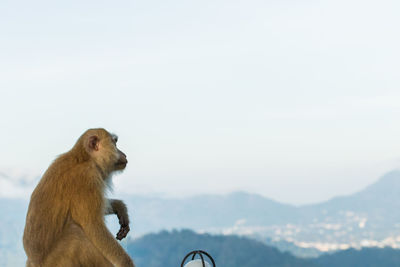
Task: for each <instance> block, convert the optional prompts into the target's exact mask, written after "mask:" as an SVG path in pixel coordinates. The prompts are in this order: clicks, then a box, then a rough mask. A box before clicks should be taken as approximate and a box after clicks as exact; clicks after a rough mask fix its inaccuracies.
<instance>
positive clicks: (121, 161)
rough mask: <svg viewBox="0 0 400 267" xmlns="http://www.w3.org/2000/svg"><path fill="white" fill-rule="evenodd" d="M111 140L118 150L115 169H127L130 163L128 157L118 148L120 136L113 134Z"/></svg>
mask: <svg viewBox="0 0 400 267" xmlns="http://www.w3.org/2000/svg"><path fill="white" fill-rule="evenodd" d="M111 140H112V143H113V145H114V148H115V150H116V160H115V163H114V170H115V171H121V170H123V169H125V167H126V165H127V164H128V160H127V159H126V155H125V153H124V152H122V151H121V150H119V149H118V148H117V142H118V136H116V135H114V134H112V135H111Z"/></svg>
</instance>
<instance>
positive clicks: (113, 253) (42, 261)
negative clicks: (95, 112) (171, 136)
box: [23, 129, 134, 267]
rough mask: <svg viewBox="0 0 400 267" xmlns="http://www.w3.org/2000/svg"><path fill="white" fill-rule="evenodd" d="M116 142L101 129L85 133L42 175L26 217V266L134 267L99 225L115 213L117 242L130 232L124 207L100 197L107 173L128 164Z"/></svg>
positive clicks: (110, 235) (115, 242) (107, 179)
mask: <svg viewBox="0 0 400 267" xmlns="http://www.w3.org/2000/svg"><path fill="white" fill-rule="evenodd" d="M117 140H118V138H117V136H116V135H113V134H110V133H109V132H107V131H106V130H104V129H89V130H87V131H86V132H85V133H84V134H83V135H82V136H81V137H80V138H79V139H78V141H77V142H76V144H75V145H74V147H73V148H72V149H71V150H70V151H68V152H66V153H65V154H62V155H60V156H59V157H58V158H56V160H55V161H54V162H53V163H52V164H51V165H50V167H49V168H48V169H47V171H46V172H45V173H44V175H43V177H42V179H41V180H40V182H39V184H38V185H37V186H36V188H35V190H34V191H33V193H32V196H31V200H30V203H29V208H28V214H27V216H26V225H25V231H24V237H23V243H24V249H25V252H26V254H27V256H28V260H27V263H26V265H27V266H28V267H36V266H38V267H39V266H40V267H47V266H61V267H69V266H71V267H72V266H85V267H86V266H93V267H95V266H96V267H97V266H99V267H101V266H123V267H128V266H129V267H134V264H133V261H132V259H131V258H130V257H129V256H128V254H127V253H126V252H125V250H124V249H123V248H122V247H121V246H120V244H118V241H117V240H116V239H115V238H114V237H113V235H112V234H111V233H110V232H109V230H108V229H107V227H106V225H105V222H104V215H105V214H116V215H117V216H118V219H119V223H120V226H121V228H120V230H119V232H118V233H117V236H116V238H117V239H118V240H121V239H122V238H124V237H126V235H127V234H128V232H129V218H128V213H127V209H126V206H125V204H124V203H123V202H122V201H121V200H115V199H106V198H105V190H106V188H107V186H108V185H109V184H110V183H111V176H112V174H113V173H114V172H116V171H122V170H124V169H125V167H126V165H127V163H128V161H127V159H126V155H125V154H124V153H123V152H122V151H120V150H119V149H118V148H117V146H116V143H117Z"/></svg>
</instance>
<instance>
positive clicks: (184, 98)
mask: <svg viewBox="0 0 400 267" xmlns="http://www.w3.org/2000/svg"><path fill="white" fill-rule="evenodd" d="M399 12H400V2H399V1H395V0H393V1H388V0H380V1H365V0H363V1H361V0H327V1H313V0H306V1H293V0H287V1H286V0H284V1H282V0H280V1H278V0H272V1H261V0H257V1H253V0H246V1H244V0H243V1H235V0H229V1H228V0H202V1H183V0H171V1H161V0H157V1H151V0H150V1H149V0H147V1H98V0H97V1H7V0H2V1H1V2H0V48H1V49H0V92H1V94H0V125H1V129H2V131H1V132H2V134H1V138H0V147H1V152H0V162H1V163H0V172H1V171H2V172H7V173H23V172H29V173H31V174H32V173H33V174H41V173H43V171H44V170H45V169H46V168H47V166H48V165H49V163H50V162H51V161H52V160H53V159H54V157H55V156H56V155H58V154H60V153H62V152H65V151H66V150H68V149H69V148H70V147H71V146H72V145H73V144H74V142H75V141H76V139H77V138H78V137H79V135H80V134H81V133H82V132H83V131H84V130H85V129H87V128H90V127H99V126H100V127H105V128H107V129H109V130H111V131H113V132H115V133H117V134H118V135H119V136H120V141H119V144H120V147H121V149H122V150H123V151H125V152H126V154H128V159H129V166H128V168H127V170H126V172H125V173H124V174H122V175H119V176H116V177H115V178H114V181H115V187H116V190H117V191H118V192H132V193H165V194H167V195H169V196H179V195H181V194H184V195H190V194H195V193H226V192H230V191H233V190H246V191H250V192H254V193H260V194H262V195H264V196H267V197H271V198H274V199H276V200H279V201H282V202H288V203H295V204H301V203H310V202H316V201H321V200H326V199H328V198H330V197H332V196H335V195H338V194H347V193H351V192H354V191H357V190H359V189H362V188H363V187H364V186H366V185H367V184H369V183H371V182H373V181H375V180H376V179H377V178H378V177H379V176H380V175H382V174H383V173H384V172H386V171H389V170H391V169H393V168H396V167H398V166H400V124H399V120H400V90H399V89H400V78H399V71H400V52H399V51H400V50H399V47H400V34H399V33H400V32H399V26H400V16H399ZM16 176H18V175H16ZM0 184H1V183H0ZM2 190H3V192H2ZM6 190H9V189H6V188H5V187H3V188H0V195H1V194H3V195H4V193H5V191H6ZM8 192H9V191H8Z"/></svg>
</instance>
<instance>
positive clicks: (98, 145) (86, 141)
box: [77, 128, 128, 174]
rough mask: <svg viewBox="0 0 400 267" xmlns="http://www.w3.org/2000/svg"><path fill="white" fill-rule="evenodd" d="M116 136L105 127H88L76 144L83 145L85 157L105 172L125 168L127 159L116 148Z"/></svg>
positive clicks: (108, 172)
mask: <svg viewBox="0 0 400 267" xmlns="http://www.w3.org/2000/svg"><path fill="white" fill-rule="evenodd" d="M117 141H118V136H116V135H115V134H111V133H109V132H107V131H106V130H105V129H102V128H98V129H89V130H87V131H86V132H85V133H84V134H83V135H82V136H81V137H80V138H79V140H78V142H77V145H78V146H83V148H84V149H83V150H84V151H85V153H87V155H88V157H87V159H89V160H93V161H94V162H95V164H96V165H97V166H98V167H99V168H100V169H101V170H102V171H103V172H106V174H110V173H112V172H114V171H122V170H124V169H125V167H126V165H127V163H128V160H127V159H126V155H125V154H124V153H123V152H122V151H121V150H119V149H118V148H117Z"/></svg>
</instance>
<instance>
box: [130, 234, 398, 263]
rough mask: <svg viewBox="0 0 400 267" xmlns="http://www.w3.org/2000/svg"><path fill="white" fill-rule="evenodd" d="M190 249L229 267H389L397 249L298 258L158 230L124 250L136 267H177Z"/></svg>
mask: <svg viewBox="0 0 400 267" xmlns="http://www.w3.org/2000/svg"><path fill="white" fill-rule="evenodd" d="M192 250H204V251H206V252H208V253H209V254H210V255H211V256H212V257H213V258H214V260H215V263H216V265H217V266H229V267H243V266H246V267H259V266H263V267H270V266H279V267H285V266H286V267H289V266H293V267H301V266H307V267H313V266H314V267H393V266H399V263H400V250H397V249H392V248H364V249H362V250H355V249H348V250H344V251H340V252H337V253H334V254H324V255H322V256H320V257H318V258H315V259H301V258H296V257H294V256H292V255H291V254H289V253H283V252H280V251H279V250H277V249H276V248H273V247H270V246H266V245H265V244H262V243H260V242H257V241H254V240H250V239H247V238H243V237H237V236H222V235H209V234H202V235H199V234H196V233H194V232H192V231H189V230H182V231H172V232H167V231H162V232H160V233H157V234H149V235H145V236H143V237H142V238H139V239H137V240H134V241H129V242H128V244H127V251H128V253H129V254H130V255H131V257H132V258H133V259H134V260H135V262H136V264H137V265H138V266H147V267H177V266H180V264H181V262H182V260H183V258H184V257H185V255H186V254H187V253H188V252H190V251H192Z"/></svg>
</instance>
